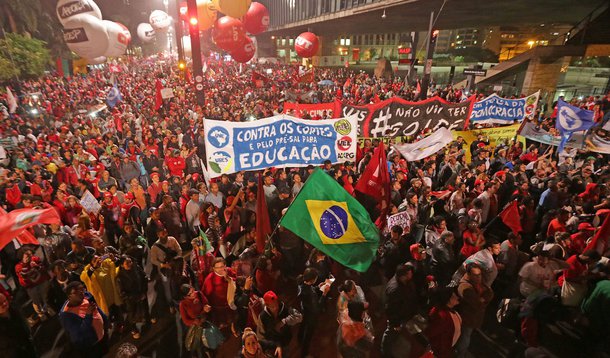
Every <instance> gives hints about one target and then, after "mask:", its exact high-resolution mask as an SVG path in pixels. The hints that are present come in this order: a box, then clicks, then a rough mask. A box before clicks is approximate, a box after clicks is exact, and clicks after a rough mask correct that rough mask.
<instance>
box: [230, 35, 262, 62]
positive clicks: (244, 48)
mask: <svg viewBox="0 0 610 358" xmlns="http://www.w3.org/2000/svg"><path fill="white" fill-rule="evenodd" d="M255 52H256V49H255V48H254V42H253V41H252V39H251V38H249V37H248V36H246V37H245V38H244V41H243V42H242V43H241V44H240V45H239V46H237V47H236V48H235V49H233V51H231V52H229V54H230V55H231V57H233V59H234V60H235V61H236V62H239V63H246V62H248V61H250V60H251V59H252V57H254V53H255Z"/></svg>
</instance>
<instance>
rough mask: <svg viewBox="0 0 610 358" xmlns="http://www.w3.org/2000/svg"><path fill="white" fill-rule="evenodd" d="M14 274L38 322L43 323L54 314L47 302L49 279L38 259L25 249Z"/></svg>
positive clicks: (41, 262)
mask: <svg viewBox="0 0 610 358" xmlns="http://www.w3.org/2000/svg"><path fill="white" fill-rule="evenodd" d="M15 273H16V274H17V277H18V278H19V284H20V285H21V286H22V287H23V288H25V290H26V292H27V294H28V297H30V299H31V300H32V306H34V310H35V311H36V314H38V317H39V318H40V320H43V321H44V320H46V319H47V318H48V316H50V315H53V314H55V313H53V312H52V311H51V310H50V307H49V304H48V301H47V292H48V291H49V285H50V280H51V278H50V277H49V274H48V273H47V270H46V268H45V265H44V262H43V261H42V260H41V259H40V257H38V256H36V255H34V253H33V252H32V250H31V249H29V248H25V250H23V251H22V252H21V261H20V262H19V263H18V264H17V265H15Z"/></svg>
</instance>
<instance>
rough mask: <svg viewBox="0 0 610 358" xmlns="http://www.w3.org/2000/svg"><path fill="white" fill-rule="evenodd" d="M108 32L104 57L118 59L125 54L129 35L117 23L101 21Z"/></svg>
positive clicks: (125, 29)
mask: <svg viewBox="0 0 610 358" xmlns="http://www.w3.org/2000/svg"><path fill="white" fill-rule="evenodd" d="M103 22H104V25H105V26H106V32H108V49H106V52H105V53H104V56H106V57H118V56H122V55H123V54H125V51H126V50H127V46H128V45H129V41H130V40H131V34H130V33H129V30H128V29H127V28H126V27H125V26H123V25H121V24H119V23H118V22H113V21H108V20H103Z"/></svg>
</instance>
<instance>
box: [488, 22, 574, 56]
mask: <svg viewBox="0 0 610 358" xmlns="http://www.w3.org/2000/svg"><path fill="white" fill-rule="evenodd" d="M570 28H571V26H569V25H555V24H540V25H533V26H496V27H490V28H487V29H483V30H482V31H483V32H484V40H483V47H484V48H487V49H489V50H491V51H492V52H494V53H496V54H498V57H499V61H500V62H502V61H506V60H509V59H511V58H513V57H515V56H517V55H519V54H522V53H523V52H525V51H527V50H529V49H531V48H534V47H536V46H548V45H561V44H562V43H563V39H564V35H565V33H566V32H568V31H569V30H570Z"/></svg>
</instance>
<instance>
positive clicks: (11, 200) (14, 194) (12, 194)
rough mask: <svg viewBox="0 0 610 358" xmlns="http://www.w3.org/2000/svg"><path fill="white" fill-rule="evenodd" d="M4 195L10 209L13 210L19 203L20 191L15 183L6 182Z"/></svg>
mask: <svg viewBox="0 0 610 358" xmlns="http://www.w3.org/2000/svg"><path fill="white" fill-rule="evenodd" d="M5 195H6V202H7V203H8V204H10V206H11V208H15V206H16V205H17V204H18V203H20V202H21V190H20V189H19V186H18V185H17V182H13V181H9V182H8V185H7V188H6V191H5Z"/></svg>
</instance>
